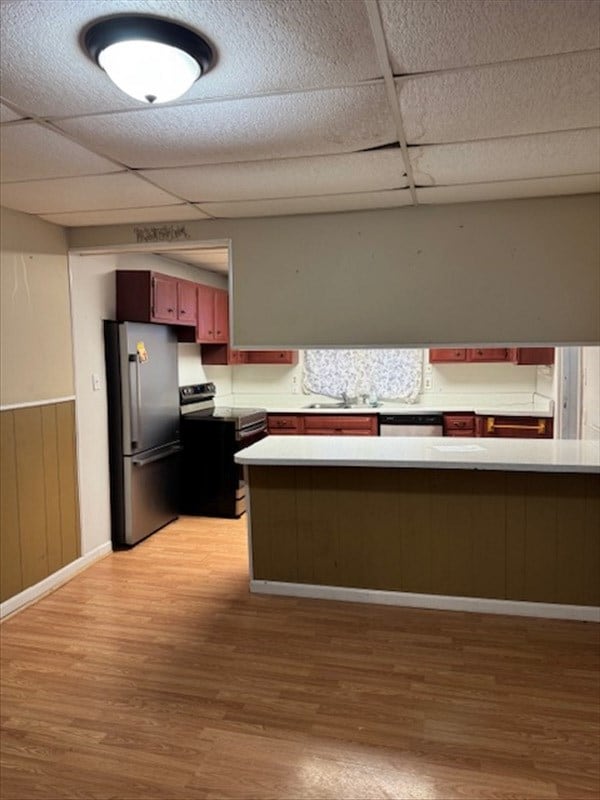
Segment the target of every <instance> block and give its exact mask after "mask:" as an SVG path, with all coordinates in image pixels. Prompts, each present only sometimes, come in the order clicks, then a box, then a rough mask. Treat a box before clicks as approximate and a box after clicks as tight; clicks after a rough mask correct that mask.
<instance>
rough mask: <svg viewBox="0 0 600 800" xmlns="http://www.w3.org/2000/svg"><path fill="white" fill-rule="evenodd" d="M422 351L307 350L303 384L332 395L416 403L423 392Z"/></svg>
mask: <svg viewBox="0 0 600 800" xmlns="http://www.w3.org/2000/svg"><path fill="white" fill-rule="evenodd" d="M422 376H423V351H422V350H305V351H304V374H303V387H304V390H305V391H306V392H312V393H313V394H322V395H326V396H328V397H341V395H342V393H344V392H345V393H346V394H347V395H350V396H351V397H358V396H360V395H365V394H366V395H370V396H371V397H373V396H376V397H377V399H378V400H401V401H402V402H405V403H414V402H416V400H417V399H418V395H419V392H420V391H421V383H422Z"/></svg>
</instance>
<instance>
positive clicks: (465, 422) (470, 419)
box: [444, 413, 475, 436]
mask: <svg viewBox="0 0 600 800" xmlns="http://www.w3.org/2000/svg"><path fill="white" fill-rule="evenodd" d="M444 436H475V415H474V414H460V413H459V414H444Z"/></svg>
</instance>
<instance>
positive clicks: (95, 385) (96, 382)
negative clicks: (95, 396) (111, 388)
mask: <svg viewBox="0 0 600 800" xmlns="http://www.w3.org/2000/svg"><path fill="white" fill-rule="evenodd" d="M92 389H93V390H94V391H95V392H99V391H100V375H98V374H97V373H96V372H92Z"/></svg>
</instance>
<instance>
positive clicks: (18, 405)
mask: <svg viewBox="0 0 600 800" xmlns="http://www.w3.org/2000/svg"><path fill="white" fill-rule="evenodd" d="M72 400H75V395H74V394H70V395H67V396H66V397H51V398H50V399H49V400H30V401H28V402H27V403H9V404H7V405H5V406H0V411H12V410H13V409H14V408H35V406H51V405H54V403H69V402H71V401H72Z"/></svg>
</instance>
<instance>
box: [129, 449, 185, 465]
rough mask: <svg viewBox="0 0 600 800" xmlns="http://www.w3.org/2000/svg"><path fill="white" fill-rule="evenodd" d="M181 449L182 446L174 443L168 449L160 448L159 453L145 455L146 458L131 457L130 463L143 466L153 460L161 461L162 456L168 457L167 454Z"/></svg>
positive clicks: (173, 453) (178, 451)
mask: <svg viewBox="0 0 600 800" xmlns="http://www.w3.org/2000/svg"><path fill="white" fill-rule="evenodd" d="M182 450H183V447H182V446H181V445H179V444H175V445H173V447H169V448H168V450H161V451H160V453H153V454H152V455H150V456H146V458H132V459H131V463H132V464H133V466H134V467H145V466H146V464H152V463H153V462H154V461H162V460H163V459H164V458H169V456H173V455H175V453H180V452H181V451H182Z"/></svg>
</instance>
